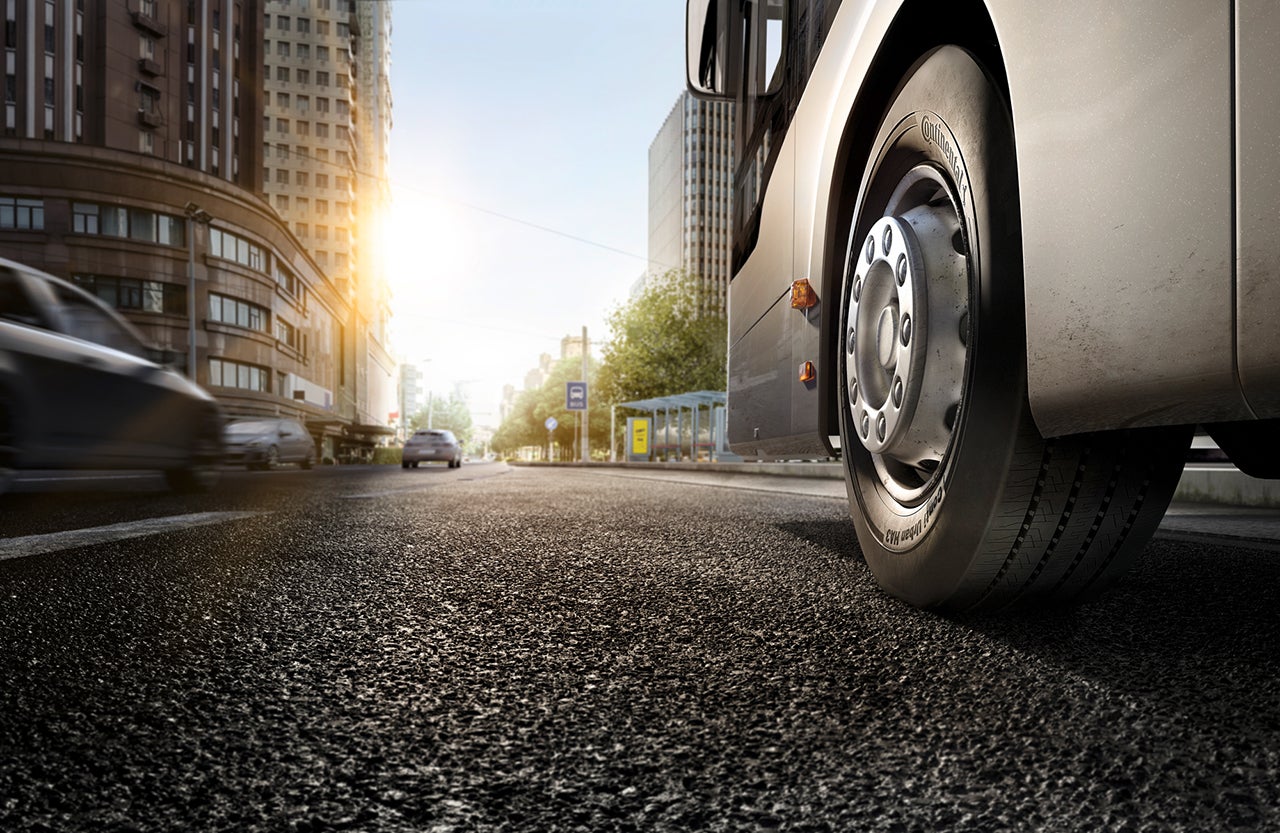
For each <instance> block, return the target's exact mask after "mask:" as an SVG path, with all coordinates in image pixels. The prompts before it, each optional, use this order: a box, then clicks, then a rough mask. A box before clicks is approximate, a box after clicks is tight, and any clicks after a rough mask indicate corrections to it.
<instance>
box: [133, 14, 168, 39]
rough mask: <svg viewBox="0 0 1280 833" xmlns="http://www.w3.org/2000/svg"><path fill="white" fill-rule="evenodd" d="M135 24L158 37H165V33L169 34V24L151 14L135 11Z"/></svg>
mask: <svg viewBox="0 0 1280 833" xmlns="http://www.w3.org/2000/svg"><path fill="white" fill-rule="evenodd" d="M133 25H134V26H137V27H138V28H139V29H141V30H142V31H144V32H147V33H148V34H151V35H154V36H155V37H157V38H163V37H164V36H165V35H167V34H169V29H168V27H167V26H165V25H164V24H163V23H161V22H160V21H158V20H156V19H155V18H154V17H152V16H151V15H149V14H143V13H142V12H134V13H133Z"/></svg>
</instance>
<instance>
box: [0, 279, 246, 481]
mask: <svg viewBox="0 0 1280 833" xmlns="http://www.w3.org/2000/svg"><path fill="white" fill-rule="evenodd" d="M160 358H164V357H163V356H162V355H161V354H160V353H159V352H158V351H154V350H150V349H149V348H147V347H146V346H145V345H144V343H143V341H142V338H141V336H140V335H139V334H138V332H137V331H136V330H135V329H134V328H133V327H132V326H131V325H130V324H129V323H128V322H127V321H125V320H124V319H123V318H121V317H120V316H119V315H118V314H116V313H115V312H114V311H113V310H111V309H110V308H108V307H107V306H106V305H105V304H103V303H102V302H101V301H99V300H98V299H97V298H94V297H93V296H91V295H89V294H87V293H85V292H84V291H82V290H80V289H78V288H76V287H75V286H73V285H72V284H70V283H68V282H66V281H63V280H59V279H58V278H55V277H53V276H51V275H46V274H44V273H43V272H38V271H36V270H34V269H30V268H28V267H26V266H23V265H21V264H18V263H14V262H12V261H8V260H3V259H0V492H2V491H3V490H4V487H5V485H6V483H7V481H8V475H9V474H10V473H12V472H13V471H15V470H19V469H160V470H162V471H164V473H165V476H166V478H167V479H168V481H169V484H170V486H171V487H173V488H174V489H177V490H181V491H196V490H203V489H207V488H209V487H210V486H212V485H213V483H214V482H215V481H216V479H217V475H218V463H219V461H220V459H221V456H222V434H221V431H220V425H221V422H222V417H221V415H220V412H219V409H218V406H217V404H216V403H215V402H214V400H213V397H211V396H210V395H209V394H208V393H206V392H205V391H204V390H202V389H201V388H200V387H199V386H197V385H196V384H195V383H194V382H192V381H190V380H188V379H186V378H184V377H183V376H181V375H179V374H178V373H175V372H174V371H173V370H171V369H169V368H167V367H164V366H162V365H161V364H159V363H157V361H156V359H160Z"/></svg>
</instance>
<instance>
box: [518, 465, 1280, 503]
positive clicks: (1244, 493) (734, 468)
mask: <svg viewBox="0 0 1280 833" xmlns="http://www.w3.org/2000/svg"><path fill="white" fill-rule="evenodd" d="M508 464H509V465H512V466H528V467H530V468H537V467H546V468H579V469H590V468H617V469H635V470H640V471H700V472H718V473H724V474H764V475H773V476H777V477H807V478H814V479H829V480H842V479H844V468H843V466H841V465H840V463H839V462H789V463H757V462H747V461H744V462H741V463H691V462H681V463H624V462H617V463H609V462H590V463H531V462H519V461H509V463H508ZM1173 499H1174V500H1175V501H1177V502H1183V503H1214V504H1222V505H1226V506H1254V507H1266V508H1276V507H1280V480H1260V479H1258V478H1256V477H1250V476H1249V475H1247V474H1245V473H1244V472H1242V471H1240V470H1239V469H1237V468H1235V467H1234V466H1231V465H1229V464H1223V465H1209V464H1189V465H1188V466H1187V468H1186V469H1185V470H1184V471H1183V472H1182V479H1181V480H1180V481H1178V488H1177V491H1175V492H1174V495H1173Z"/></svg>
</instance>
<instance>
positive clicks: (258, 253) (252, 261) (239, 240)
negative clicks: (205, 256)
mask: <svg viewBox="0 0 1280 833" xmlns="http://www.w3.org/2000/svg"><path fill="white" fill-rule="evenodd" d="M209 254H210V255H212V256H213V257H218V258H222V259H223V260H230V261H233V262H235V263H239V264H240V265H241V266H246V267H248V268H250V269H254V270H256V271H258V272H264V268H263V264H264V263H265V256H264V254H263V250H262V247H261V246H259V245H257V244H255V243H250V242H249V241H248V240H245V239H244V238H243V237H239V236H237V235H234V234H232V233H230V232H227V231H223V230H222V229H217V228H210V229H209ZM264 274H265V272H264Z"/></svg>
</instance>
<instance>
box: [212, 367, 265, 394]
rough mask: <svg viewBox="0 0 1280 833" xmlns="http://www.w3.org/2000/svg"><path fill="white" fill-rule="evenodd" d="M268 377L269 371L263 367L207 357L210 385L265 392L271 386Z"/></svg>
mask: <svg viewBox="0 0 1280 833" xmlns="http://www.w3.org/2000/svg"><path fill="white" fill-rule="evenodd" d="M270 379H271V371H270V370H268V369H266V368H265V367H258V366H257V365H252V364H244V363H243V362H233V361H229V360H227V359H209V384H210V386H212V387H220V388H240V389H241V390H256V391H262V392H263V393H267V392H268V391H269V390H270V387H271V385H270Z"/></svg>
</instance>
